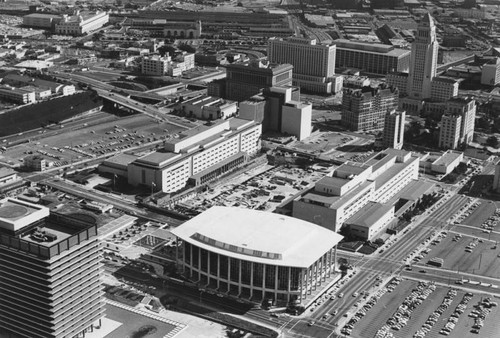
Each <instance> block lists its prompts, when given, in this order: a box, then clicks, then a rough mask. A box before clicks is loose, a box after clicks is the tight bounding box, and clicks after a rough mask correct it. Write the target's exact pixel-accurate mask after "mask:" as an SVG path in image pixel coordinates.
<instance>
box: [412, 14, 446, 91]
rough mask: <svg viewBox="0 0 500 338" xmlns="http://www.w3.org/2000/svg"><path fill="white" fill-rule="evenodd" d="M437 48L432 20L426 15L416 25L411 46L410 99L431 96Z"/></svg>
mask: <svg viewBox="0 0 500 338" xmlns="http://www.w3.org/2000/svg"><path fill="white" fill-rule="evenodd" d="M438 48H439V44H438V42H437V40H436V25H435V24H434V19H433V18H432V17H431V15H430V14H429V13H426V14H425V15H424V17H423V19H422V20H421V21H420V23H419V24H418V27H417V35H416V36H415V41H413V43H412V45H411V58H410V73H409V77H408V94H409V95H410V96H411V97H415V98H428V97H430V96H431V81H432V79H433V78H434V77H435V76H436V69H437V57H438Z"/></svg>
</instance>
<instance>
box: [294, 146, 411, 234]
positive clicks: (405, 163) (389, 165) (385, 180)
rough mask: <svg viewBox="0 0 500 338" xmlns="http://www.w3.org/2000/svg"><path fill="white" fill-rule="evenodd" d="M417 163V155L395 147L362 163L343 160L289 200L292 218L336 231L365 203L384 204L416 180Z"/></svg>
mask: <svg viewBox="0 0 500 338" xmlns="http://www.w3.org/2000/svg"><path fill="white" fill-rule="evenodd" d="M418 164H419V159H418V157H414V156H412V154H411V153H410V152H407V151H403V150H396V149H386V150H384V151H381V152H379V153H377V154H375V155H374V156H373V157H372V158H370V159H369V160H368V161H366V162H365V163H352V162H346V163H344V164H343V165H341V166H340V167H338V168H337V169H335V171H333V173H332V174H331V176H325V177H323V178H322V179H320V180H319V181H317V182H316V183H315V185H314V187H313V188H311V189H310V190H308V191H306V192H304V193H303V194H301V196H299V197H297V198H296V199H295V200H294V201H293V211H292V212H293V217H296V218H300V219H303V220H306V221H309V222H312V223H315V224H318V225H321V226H324V227H326V228H328V229H330V230H332V231H339V230H340V228H341V227H342V226H343V225H344V224H345V223H346V221H347V220H348V219H350V218H351V217H353V216H354V215H355V214H356V213H358V212H359V211H360V210H362V208H364V207H365V206H366V205H367V204H368V202H376V203H382V204H384V203H387V202H388V201H389V200H390V199H391V198H392V197H393V196H394V195H396V194H397V193H398V192H399V191H401V190H402V189H403V188H404V187H405V186H406V185H408V184H409V183H410V182H412V181H413V180H416V179H417V178H418ZM377 233H378V231H377Z"/></svg>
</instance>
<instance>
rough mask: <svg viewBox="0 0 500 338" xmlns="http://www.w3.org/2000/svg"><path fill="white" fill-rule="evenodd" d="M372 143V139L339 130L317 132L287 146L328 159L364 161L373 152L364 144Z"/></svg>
mask: <svg viewBox="0 0 500 338" xmlns="http://www.w3.org/2000/svg"><path fill="white" fill-rule="evenodd" d="M371 143H373V140H372V139H369V138H361V137H356V136H353V135H351V134H344V133H339V132H318V133H315V134H313V135H312V136H311V137H308V138H307V139H306V140H304V141H296V142H293V143H291V144H289V145H288V146H287V147H288V148H292V149H296V150H298V151H302V152H306V153H309V154H314V155H321V156H323V157H325V158H329V159H338V160H341V161H344V160H350V161H355V162H364V161H366V160H367V159H368V157H369V156H371V155H372V154H373V150H368V149H365V146H367V145H370V144H371Z"/></svg>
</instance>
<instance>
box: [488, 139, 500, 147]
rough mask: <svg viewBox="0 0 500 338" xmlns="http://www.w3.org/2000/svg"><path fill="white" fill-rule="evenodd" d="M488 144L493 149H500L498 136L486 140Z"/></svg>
mask: <svg viewBox="0 0 500 338" xmlns="http://www.w3.org/2000/svg"><path fill="white" fill-rule="evenodd" d="M486 144H487V145H488V146H490V147H493V148H498V138H497V137H496V136H490V137H488V139H487V140H486Z"/></svg>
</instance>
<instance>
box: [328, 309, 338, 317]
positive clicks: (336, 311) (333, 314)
mask: <svg viewBox="0 0 500 338" xmlns="http://www.w3.org/2000/svg"><path fill="white" fill-rule="evenodd" d="M338 313H339V310H335V311H333V312H332V313H330V314H331V315H332V316H336V315H337V314H338Z"/></svg>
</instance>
